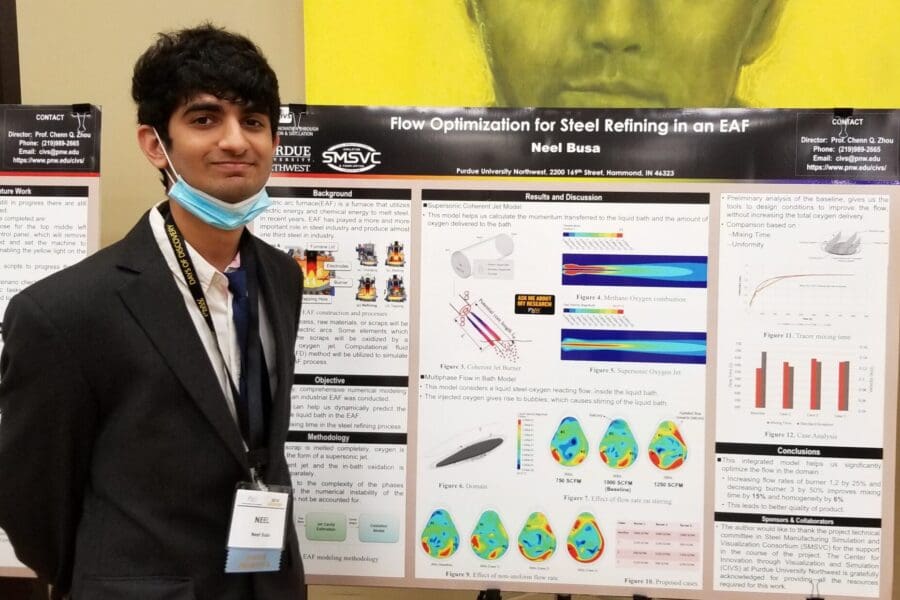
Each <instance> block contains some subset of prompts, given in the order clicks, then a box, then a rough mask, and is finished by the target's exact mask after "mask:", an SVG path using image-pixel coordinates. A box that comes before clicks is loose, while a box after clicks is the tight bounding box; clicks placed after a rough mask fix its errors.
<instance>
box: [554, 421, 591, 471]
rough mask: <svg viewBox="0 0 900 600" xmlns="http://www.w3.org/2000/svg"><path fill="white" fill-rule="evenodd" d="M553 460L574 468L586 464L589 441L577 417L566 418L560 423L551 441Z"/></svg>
mask: <svg viewBox="0 0 900 600" xmlns="http://www.w3.org/2000/svg"><path fill="white" fill-rule="evenodd" d="M550 454H552V455H553V460H555V461H556V462H558V463H559V464H561V465H562V466H564V467H574V466H577V465H580V464H581V463H582V462H584V459H585V458H587V455H588V440H587V437H586V436H585V435H584V430H583V429H582V428H581V423H579V422H578V419H576V418H575V417H566V418H564V419H563V420H562V421H560V423H559V427H557V428H556V433H554V434H553V439H552V440H550Z"/></svg>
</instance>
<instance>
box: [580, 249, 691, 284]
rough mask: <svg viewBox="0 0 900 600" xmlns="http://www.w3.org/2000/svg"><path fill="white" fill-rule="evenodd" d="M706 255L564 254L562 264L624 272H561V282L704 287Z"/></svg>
mask: <svg viewBox="0 0 900 600" xmlns="http://www.w3.org/2000/svg"><path fill="white" fill-rule="evenodd" d="M707 263H708V258H707V257H706V256H653V255H631V256H624V255H620V254H563V255H562V265H566V264H574V265H578V266H584V267H594V266H598V267H616V266H622V267H626V269H625V270H626V271H627V273H623V274H613V273H582V274H578V275H567V274H565V273H563V275H562V284H563V285H596V286H599V285H607V286H635V287H682V288H684V287H686V288H705V287H706V286H707V279H708V272H707V266H708V264H707Z"/></svg>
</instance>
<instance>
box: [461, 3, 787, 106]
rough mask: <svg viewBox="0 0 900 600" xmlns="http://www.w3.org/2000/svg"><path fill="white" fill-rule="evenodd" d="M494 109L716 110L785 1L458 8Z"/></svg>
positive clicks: (764, 42)
mask: <svg viewBox="0 0 900 600" xmlns="http://www.w3.org/2000/svg"><path fill="white" fill-rule="evenodd" d="M466 2H467V6H468V10H469V15H470V17H471V18H472V19H473V21H474V22H475V23H476V24H477V25H478V28H479V31H480V34H481V38H482V43H483V45H484V49H485V54H486V57H487V61H488V65H489V66H490V70H491V73H492V74H493V78H494V93H495V96H496V102H497V105H499V106H553V107H588V108H589V107H597V108H602V107H609V108H652V107H671V108H682V107H694V106H707V107H724V106H732V105H734V104H736V100H735V98H734V92H735V87H736V85H737V81H738V76H739V74H740V70H741V67H743V66H744V65H747V64H750V63H752V62H753V61H755V60H756V59H757V58H758V57H759V56H760V55H761V54H762V53H763V52H764V51H765V50H766V49H767V48H768V45H769V42H770V41H771V39H772V35H773V33H774V32H775V30H776V28H777V26H778V22H779V20H780V17H781V13H782V12H783V10H784V6H785V4H786V2H785V1H784V0H752V1H748V0H579V1H565V2H560V1H559V0H466Z"/></svg>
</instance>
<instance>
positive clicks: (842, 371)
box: [838, 361, 850, 411]
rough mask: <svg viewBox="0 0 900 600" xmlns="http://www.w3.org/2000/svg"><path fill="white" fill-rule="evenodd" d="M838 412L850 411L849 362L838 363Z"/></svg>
mask: <svg viewBox="0 0 900 600" xmlns="http://www.w3.org/2000/svg"><path fill="white" fill-rule="evenodd" d="M838 410H841V411H845V410H850V361H844V362H840V363H838Z"/></svg>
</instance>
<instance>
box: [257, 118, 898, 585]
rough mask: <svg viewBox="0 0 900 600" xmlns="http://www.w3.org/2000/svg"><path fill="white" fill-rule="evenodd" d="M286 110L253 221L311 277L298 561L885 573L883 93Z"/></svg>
mask: <svg viewBox="0 0 900 600" xmlns="http://www.w3.org/2000/svg"><path fill="white" fill-rule="evenodd" d="M280 134H281V145H280V147H279V149H278V153H277V156H276V164H275V169H274V173H273V177H272V179H271V180H270V183H269V193H270V194H271V195H272V196H273V197H275V199H276V202H275V205H274V206H273V208H272V209H271V210H269V211H267V212H266V213H265V214H264V215H263V216H261V217H260V218H259V219H258V221H257V223H256V232H257V234H258V235H260V236H262V237H263V238H265V239H267V240H268V241H270V242H271V243H273V244H275V245H276V246H278V247H280V248H281V249H282V250H283V251H284V252H286V253H288V254H290V255H291V256H293V257H294V259H295V260H296V261H297V263H298V265H299V267H300V268H301V269H302V271H303V276H304V286H305V288H304V309H303V311H304V312H303V318H302V319H301V321H302V322H301V331H300V335H299V337H298V343H297V348H296V356H297V362H296V375H295V385H294V401H293V408H292V420H291V431H290V433H289V438H288V439H289V444H288V449H287V453H288V459H289V462H290V466H291V470H292V473H293V477H294V483H295V498H294V500H295V511H294V515H295V526H296V527H297V531H298V534H299V537H300V541H301V548H302V549H303V554H304V564H305V566H306V569H307V573H308V574H309V576H310V581H311V582H313V583H344V584H353V583H356V584H366V585H388V586H411V587H449V588H457V589H476V590H477V589H488V588H498V589H502V590H520V591H536V592H555V593H586V594H610V595H633V594H645V595H647V596H650V597H680V598H707V597H713V596H715V595H721V594H726V593H733V592H749V593H755V594H763V595H764V596H762V597H767V598H771V597H779V595H780V594H783V595H785V597H787V596H788V595H795V596H796V595H798V594H807V595H809V594H810V593H811V592H812V591H813V586H815V591H817V592H818V593H820V594H822V595H824V596H826V597H829V596H841V597H847V598H879V599H882V600H887V599H888V598H890V597H891V593H892V589H891V582H892V565H893V555H892V554H893V548H892V545H893V542H892V540H893V531H894V524H893V502H894V485H893V481H894V479H893V473H894V470H895V460H894V455H895V446H896V440H895V423H896V403H897V364H898V329H900V327H898V314H897V313H898V306H900V301H898V298H900V296H898V283H900V282H898V281H897V274H896V270H893V272H892V269H890V268H889V265H890V264H895V263H896V261H897V260H898V258H900V255H898V249H897V248H898V239H897V236H898V222H900V216H898V214H900V213H898V202H900V194H898V192H900V187H898V184H900V141H898V137H900V113H898V112H896V111H855V112H834V111H815V110H809V111H793V110H766V111H759V110H757V111H754V110H746V109H721V110H711V109H705V110H592V109H591V110H589V109H572V110H567V109H500V108H494V109H420V108H363V107H344V106H306V105H292V106H286V107H284V108H283V110H282V114H281V129H280ZM767 594H768V595H767ZM772 595H774V596H772Z"/></svg>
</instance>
